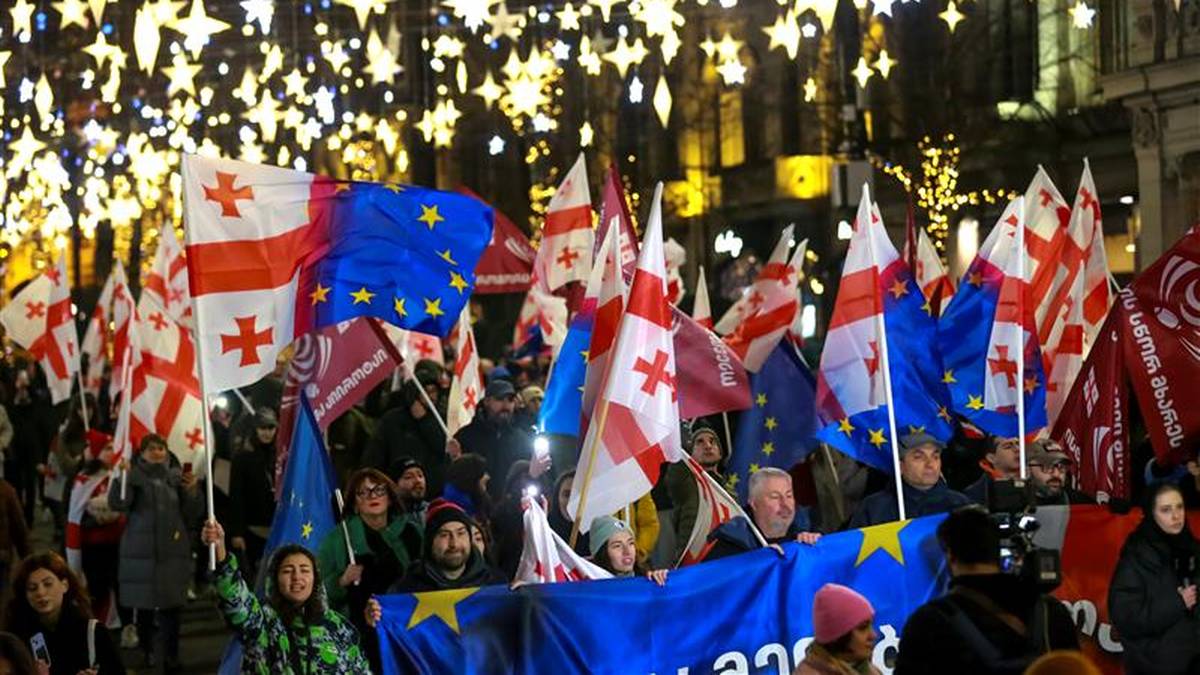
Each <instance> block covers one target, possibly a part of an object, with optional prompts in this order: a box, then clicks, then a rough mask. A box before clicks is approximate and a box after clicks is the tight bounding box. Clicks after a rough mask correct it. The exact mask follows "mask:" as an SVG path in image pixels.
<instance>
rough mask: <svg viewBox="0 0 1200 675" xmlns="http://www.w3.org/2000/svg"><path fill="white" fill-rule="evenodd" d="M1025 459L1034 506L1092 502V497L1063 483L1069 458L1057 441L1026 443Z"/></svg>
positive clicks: (1066, 475)
mask: <svg viewBox="0 0 1200 675" xmlns="http://www.w3.org/2000/svg"><path fill="white" fill-rule="evenodd" d="M1025 463H1026V466H1028V467H1029V477H1030V478H1031V479H1032V480H1033V484H1034V486H1036V489H1037V504H1038V506H1067V505H1069V504H1094V503H1095V500H1093V499H1091V498H1089V497H1088V496H1087V495H1085V494H1083V493H1082V492H1079V491H1078V490H1075V489H1072V488H1071V487H1070V486H1068V485H1067V480H1068V478H1069V477H1070V475H1071V458H1070V457H1068V456H1067V453H1065V452H1063V451H1062V447H1061V446H1059V445H1058V443H1057V442H1055V441H1053V440H1051V439H1049V438H1044V439H1041V440H1037V441H1034V442H1033V443H1030V444H1029V453H1028V457H1027V458H1026V460H1025Z"/></svg>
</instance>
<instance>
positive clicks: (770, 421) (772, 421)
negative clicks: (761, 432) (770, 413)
mask: <svg viewBox="0 0 1200 675" xmlns="http://www.w3.org/2000/svg"><path fill="white" fill-rule="evenodd" d="M763 426H764V427H766V428H767V431H774V430H775V427H777V426H779V422H777V421H775V418H774V417H768V418H767V421H766V422H763Z"/></svg>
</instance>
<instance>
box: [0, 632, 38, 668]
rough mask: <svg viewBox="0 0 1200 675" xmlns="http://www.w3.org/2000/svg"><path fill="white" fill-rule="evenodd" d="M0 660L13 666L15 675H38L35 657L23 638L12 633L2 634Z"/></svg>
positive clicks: (0, 635)
mask: <svg viewBox="0 0 1200 675" xmlns="http://www.w3.org/2000/svg"><path fill="white" fill-rule="evenodd" d="M0 659H3V660H5V661H8V662H9V664H10V665H12V669H13V670H12V671H13V673H15V675H37V667H36V666H34V665H33V655H32V654H30V653H29V649H28V648H26V647H25V643H24V642H23V641H22V640H21V638H19V637H17V636H16V635H13V634H12V633H0Z"/></svg>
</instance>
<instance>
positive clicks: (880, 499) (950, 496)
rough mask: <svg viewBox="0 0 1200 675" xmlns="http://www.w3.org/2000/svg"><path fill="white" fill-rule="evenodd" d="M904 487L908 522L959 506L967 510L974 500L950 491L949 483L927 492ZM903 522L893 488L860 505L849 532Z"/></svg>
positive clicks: (852, 519)
mask: <svg viewBox="0 0 1200 675" xmlns="http://www.w3.org/2000/svg"><path fill="white" fill-rule="evenodd" d="M902 482H903V483H904V515H905V516H906V517H908V518H920V517H921V516H932V515H934V514H936V513H946V512H948V511H953V510H954V509H956V508H958V507H960V506H966V505H967V504H970V503H971V500H970V499H968V498H967V496H966V495H964V494H962V493H961V492H956V491H954V490H951V489H950V488H949V487H947V486H946V481H944V480H939V481H938V482H937V485H934V486H933V487H931V488H929V489H928V490H921V489H919V488H915V487H913V486H911V485H909V484H908V482H907V481H902ZM897 520H900V510H899V509H898V508H897V506H896V489H895V488H894V487H892V486H891V485H889V486H888V489H885V490H881V491H880V492H876V493H875V494H873V495H871V496H869V497H867V498H866V499H864V500H863V501H862V504H860V505H859V507H858V511H856V512H855V513H854V517H853V518H851V519H850V525H849V528H850V529H852V530H853V529H857V528H860V527H870V526H871V525H879V524H881V523H891V522H894V521H897Z"/></svg>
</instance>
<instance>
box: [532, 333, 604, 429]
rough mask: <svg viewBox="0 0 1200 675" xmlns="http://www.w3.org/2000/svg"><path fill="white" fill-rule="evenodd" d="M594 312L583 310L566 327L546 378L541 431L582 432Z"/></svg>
mask: <svg viewBox="0 0 1200 675" xmlns="http://www.w3.org/2000/svg"><path fill="white" fill-rule="evenodd" d="M594 313H595V311H594V310H593V311H592V312H591V313H589V312H587V311H586V310H581V311H580V312H579V313H578V314H576V315H575V318H574V319H572V320H571V327H570V328H568V329H567V337H566V338H565V339H564V340H563V345H562V348H561V349H559V352H558V358H556V359H554V367H553V368H552V369H551V370H550V379H549V380H548V381H547V382H546V398H545V399H544V400H543V401H542V408H541V410H540V411H539V412H538V428H539V429H540V430H541V431H542V433H547V434H565V435H567V436H578V435H579V423H580V419H581V417H580V415H581V409H582V407H583V384H584V380H585V378H586V377H587V351H588V346H589V345H590V344H591V342H592V321H593V318H594V317H593V314H594Z"/></svg>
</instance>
